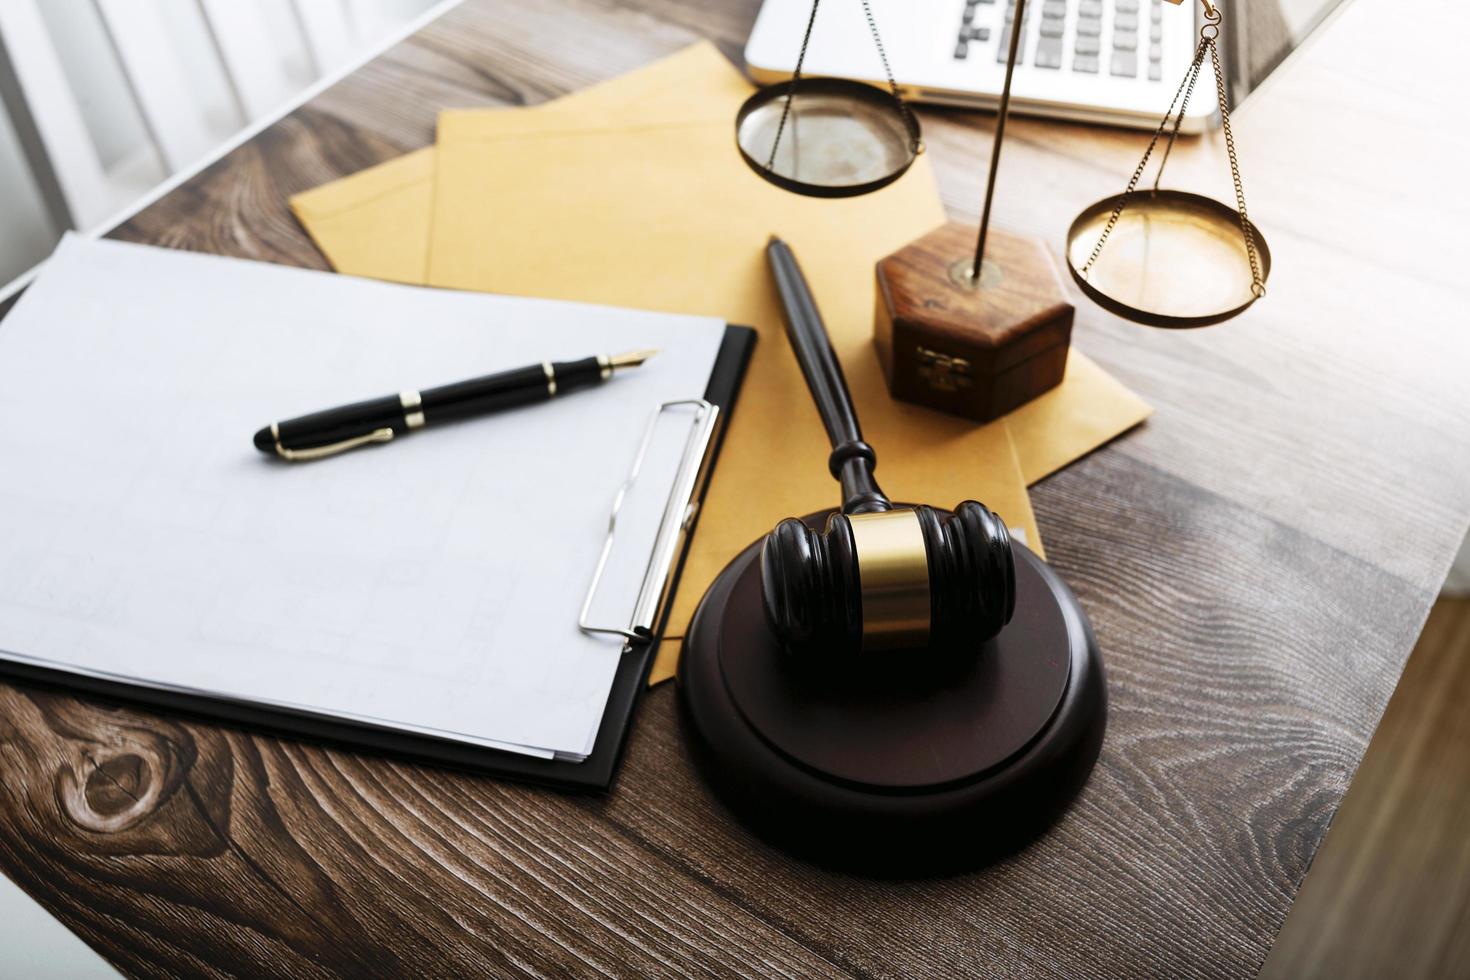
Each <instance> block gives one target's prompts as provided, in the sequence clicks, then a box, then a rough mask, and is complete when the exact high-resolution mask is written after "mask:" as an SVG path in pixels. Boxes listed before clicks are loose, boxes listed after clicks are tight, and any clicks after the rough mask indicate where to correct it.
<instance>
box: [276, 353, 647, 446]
mask: <svg viewBox="0 0 1470 980" xmlns="http://www.w3.org/2000/svg"><path fill="white" fill-rule="evenodd" d="M655 353H657V351H651V350H642V351H634V352H632V353H630V354H617V355H614V356H612V357H609V356H607V355H605V354H604V355H598V356H596V357H584V358H583V359H582V360H580V361H556V362H553V361H542V362H541V363H540V364H533V365H530V366H529V367H523V368H515V369H513V370H510V371H501V372H500V373H498V374H487V375H485V376H484V377H482V378H472V379H470V380H469V381H459V382H456V383H454V384H448V385H443V386H441V387H438V388H426V389H424V390H423V391H402V392H399V393H398V394H396V395H387V396H384V397H382V398H373V399H369V400H368V401H365V402H356V403H354V404H351V405H343V406H341V407H340V408H329V409H326V410H325V411H321V412H313V413H312V414H310V415H302V416H300V417H299V418H294V419H288V420H286V421H285V422H273V423H271V424H270V425H268V426H266V427H265V428H263V429H261V430H260V431H259V432H257V433H256V434H255V448H256V449H259V450H260V451H261V452H263V453H267V454H269V455H271V456H279V457H280V458H281V459H285V460H290V461H291V462H293V463H296V462H305V461H307V460H313V459H323V458H325V457H327V456H335V455H336V454H337V453H342V452H346V451H347V450H349V449H356V448H357V447H358V446H367V445H371V444H373V443H380V442H391V441H392V440H393V438H394V437H395V436H400V435H403V434H404V433H406V432H412V431H413V430H414V429H421V428H423V427H424V426H426V425H428V424H430V423H439V422H452V421H455V420H458V419H467V418H472V417H474V416H477V415H488V414H490V413H491V412H499V411H502V410H504V409H507V408H516V407H518V406H521V405H530V404H533V403H535V402H544V401H549V400H550V399H552V398H555V397H556V396H557V395H564V394H566V393H568V392H572V391H578V390H580V389H582V388H591V387H595V386H596V385H600V384H602V383H603V382H604V381H606V380H607V379H608V378H611V377H612V376H613V374H614V372H616V371H620V370H625V369H627V368H635V367H637V366H638V365H640V364H642V363H643V362H644V361H646V360H648V359H649V358H650V357H652V356H653V355H654V354H655Z"/></svg>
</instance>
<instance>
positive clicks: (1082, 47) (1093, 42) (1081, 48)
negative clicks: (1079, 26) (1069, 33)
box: [1073, 35, 1102, 54]
mask: <svg viewBox="0 0 1470 980" xmlns="http://www.w3.org/2000/svg"><path fill="white" fill-rule="evenodd" d="M1101 47H1102V45H1101V44H1099V43H1098V40H1097V38H1095V37H1082V36H1080V35H1079V36H1078V38H1077V43H1076V47H1074V48H1073V50H1074V51H1076V52H1077V53H1078V54H1097V53H1098V50H1099V49H1100V48H1101Z"/></svg>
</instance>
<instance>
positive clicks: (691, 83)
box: [291, 41, 748, 286]
mask: <svg viewBox="0 0 1470 980" xmlns="http://www.w3.org/2000/svg"><path fill="white" fill-rule="evenodd" d="M736 86H741V88H736ZM732 90H733V91H748V86H746V85H745V82H744V79H743V78H741V77H740V76H739V75H738V74H737V73H735V72H734V70H733V69H732V68H731V66H730V63H729V62H728V61H726V60H725V56H724V55H722V54H720V52H719V50H718V49H717V48H715V46H714V45H713V44H710V43H709V42H708V41H701V42H699V43H697V44H692V45H690V46H689V47H687V48H684V49H682V50H680V51H677V52H675V53H674V54H672V55H669V56H668V57H667V58H662V59H660V60H659V61H656V62H654V63H653V64H651V65H647V66H645V67H643V68H639V69H637V70H636V71H632V72H628V73H627V74H625V75H620V76H618V77H617V78H613V79H610V80H608V81H605V82H600V83H598V84H596V85H593V86H590V87H589V88H585V89H583V90H581V91H580V92H573V93H571V94H569V95H564V96H561V97H560V98H557V99H553V100H551V101H550V102H545V103H542V104H541V105H537V106H530V107H526V108H520V109H508V108H497V109H465V110H458V111H454V112H447V113H445V114H444V115H446V116H465V117H472V118H474V119H475V120H476V125H477V127H478V128H479V131H480V132H482V133H489V132H493V133H496V134H498V135H502V136H512V135H516V134H527V133H545V132H565V131H585V130H589V129H602V128H620V127H627V126H632V125H642V126H647V125H678V124H681V123H688V122H700V121H703V122H715V121H717V120H718V119H719V117H718V116H717V113H718V112H719V111H721V110H720V109H714V110H712V108H711V105H712V101H713V104H714V105H716V106H722V105H723V104H722V103H720V102H719V101H718V99H719V97H720V96H721V95H722V94H729V93H730V92H731V91H732ZM721 121H722V120H721ZM434 162H435V161H434V147H432V146H426V147H424V148H423V149H421V150H415V151H413V152H412V153H407V154H405V155H403V156H401V157H398V158H396V159H393V160H389V161H387V162H386V163H381V164H378V165H377V166H374V167H369V168H367V169H366V170H363V171H360V172H358V173H355V174H353V175H351V176H349V177H343V178H342V179H340V180H334V181H332V182H331V183H329V184H323V185H322V186H320V187H317V188H313V189H312V190H309V191H304V192H302V193H300V194H297V195H295V196H294V197H292V198H291V210H292V211H293V212H294V213H295V215H296V217H297V220H299V221H300V222H301V224H302V225H303V226H304V227H305V228H306V230H307V232H308V233H309V234H310V235H311V237H312V240H313V241H315V242H316V244H317V247H318V248H320V249H321V250H322V253H323V254H324V255H325V256H326V257H327V259H328V261H330V262H331V263H332V267H333V268H334V269H336V270H337V271H339V272H346V273H349V274H351V275H355V276H368V277H370V278H373V279H386V280H389V281H391V282H404V283H409V284H410V285H417V286H421V285H424V283H425V282H427V277H428V256H429V226H430V223H431V220H432V218H433V203H434Z"/></svg>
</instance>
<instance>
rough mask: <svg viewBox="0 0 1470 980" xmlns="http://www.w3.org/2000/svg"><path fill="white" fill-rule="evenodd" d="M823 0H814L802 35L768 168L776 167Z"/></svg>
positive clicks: (767, 162) (773, 168)
mask: <svg viewBox="0 0 1470 980" xmlns="http://www.w3.org/2000/svg"><path fill="white" fill-rule="evenodd" d="M821 5H822V0H812V14H811V16H810V17H808V18H807V21H806V33H805V34H803V35H802V37H801V52H800V53H799V54H797V56H796V68H795V69H794V70H793V71H792V72H791V84H790V85H788V86H787V87H786V104H785V105H784V106H782V108H781V122H780V123H778V124H777V125H776V138H775V139H774V140H772V141H771V158H770V159H769V160H767V161H766V169H767V170H775V169H776V150H777V149H779V148H780V146H781V134H782V133H784V132H785V131H786V117H787V116H789V115H791V100H792V98H794V97H795V95H796V84H797V83H798V82H800V81H801V66H802V63H803V62H805V61H806V46H807V45H808V44H810V43H811V41H812V28H813V27H815V26H816V23H817V8H818V7H820V6H821Z"/></svg>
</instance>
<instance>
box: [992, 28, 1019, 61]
mask: <svg viewBox="0 0 1470 980" xmlns="http://www.w3.org/2000/svg"><path fill="white" fill-rule="evenodd" d="M1010 54H1011V28H1010V25H1009V24H1007V25H1006V26H1005V27H1002V28H1001V30H1000V43H999V44H997V45H996V46H995V60H996V61H998V62H1000V63H1001V64H1005V63H1006V59H1007V58H1008V57H1010ZM1025 63H1026V39H1025V38H1024V37H1022V38H1021V46H1020V47H1018V48H1016V64H1018V65H1024V64H1025Z"/></svg>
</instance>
